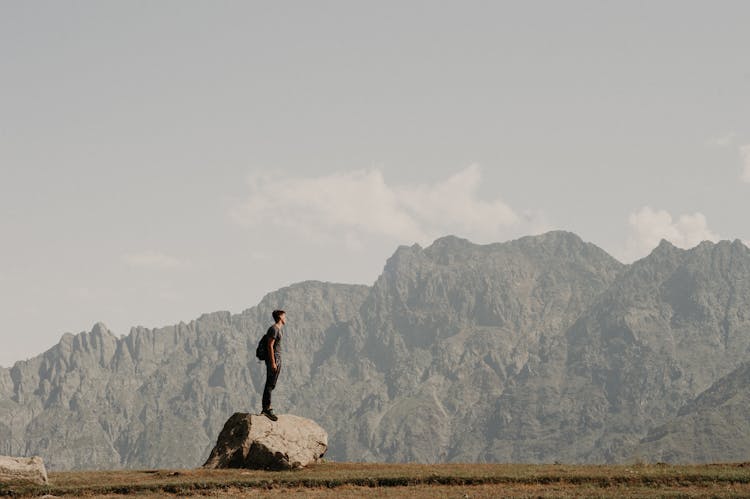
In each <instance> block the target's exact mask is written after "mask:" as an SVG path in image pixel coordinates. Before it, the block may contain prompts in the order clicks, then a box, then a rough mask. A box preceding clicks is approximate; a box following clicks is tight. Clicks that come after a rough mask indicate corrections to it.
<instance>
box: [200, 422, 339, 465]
mask: <svg viewBox="0 0 750 499" xmlns="http://www.w3.org/2000/svg"><path fill="white" fill-rule="evenodd" d="M327 449H328V433H326V431H325V430H324V429H323V428H321V427H320V426H319V425H318V424H317V423H316V422H315V421H312V420H310V419H307V418H302V417H299V416H293V415H291V414H281V415H279V420H278V421H271V420H270V419H268V418H267V417H265V416H260V415H255V414H245V413H241V412H237V413H235V414H233V415H232V417H230V418H229V419H228V420H227V422H226V423H224V428H223V429H222V430H221V433H220V434H219V439H218V440H217V442H216V447H214V449H213V450H212V451H211V455H210V456H209V458H208V461H206V464H204V465H203V467H204V468H251V469H274V470H287V469H294V468H302V467H304V466H307V465H308V464H310V463H315V462H317V461H319V460H320V458H322V457H323V454H325V452H326V450H327Z"/></svg>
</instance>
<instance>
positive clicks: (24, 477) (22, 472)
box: [0, 456, 47, 485]
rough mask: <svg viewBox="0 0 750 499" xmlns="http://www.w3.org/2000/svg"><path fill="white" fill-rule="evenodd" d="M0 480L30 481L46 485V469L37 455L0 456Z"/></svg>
mask: <svg viewBox="0 0 750 499" xmlns="http://www.w3.org/2000/svg"><path fill="white" fill-rule="evenodd" d="M0 482H31V483H37V484H39V485H47V469H46V468H45V467H44V461H43V460H42V458H41V457H39V456H34V457H9V456H0Z"/></svg>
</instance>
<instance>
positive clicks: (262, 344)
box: [255, 334, 268, 360]
mask: <svg viewBox="0 0 750 499" xmlns="http://www.w3.org/2000/svg"><path fill="white" fill-rule="evenodd" d="M255 356H256V357H258V360H266V359H267V358H268V343H267V342H266V335H265V334H264V335H263V336H262V337H261V338H260V341H259V342H258V347H257V348H256V349H255Z"/></svg>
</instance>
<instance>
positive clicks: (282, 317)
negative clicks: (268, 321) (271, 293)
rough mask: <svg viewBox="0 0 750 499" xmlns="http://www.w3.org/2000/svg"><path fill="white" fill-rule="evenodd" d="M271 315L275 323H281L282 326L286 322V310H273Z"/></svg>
mask: <svg viewBox="0 0 750 499" xmlns="http://www.w3.org/2000/svg"><path fill="white" fill-rule="evenodd" d="M271 315H272V316H273V320H274V322H276V324H281V325H282V326H283V325H284V324H286V312H284V311H283V310H274V311H273V313H272V314H271Z"/></svg>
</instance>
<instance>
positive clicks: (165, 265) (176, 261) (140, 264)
mask: <svg viewBox="0 0 750 499" xmlns="http://www.w3.org/2000/svg"><path fill="white" fill-rule="evenodd" d="M122 261H123V262H124V263H125V264H127V265H129V266H131V267H135V268H150V269H177V268H184V267H187V266H188V265H189V263H188V261H187V260H183V259H180V258H176V257H174V256H170V255H166V254H164V253H161V252H159V251H151V250H148V251H141V252H137V253H127V254H125V255H122Z"/></svg>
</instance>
